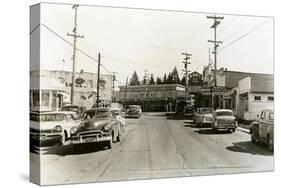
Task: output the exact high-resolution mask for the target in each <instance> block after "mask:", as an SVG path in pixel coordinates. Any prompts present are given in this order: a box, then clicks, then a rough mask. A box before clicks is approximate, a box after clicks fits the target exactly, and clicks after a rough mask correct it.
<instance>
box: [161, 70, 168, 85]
mask: <svg viewBox="0 0 281 188" xmlns="http://www.w3.org/2000/svg"><path fill="white" fill-rule="evenodd" d="M162 84H167V75H166V73H165V74H164V77H163V81H162Z"/></svg>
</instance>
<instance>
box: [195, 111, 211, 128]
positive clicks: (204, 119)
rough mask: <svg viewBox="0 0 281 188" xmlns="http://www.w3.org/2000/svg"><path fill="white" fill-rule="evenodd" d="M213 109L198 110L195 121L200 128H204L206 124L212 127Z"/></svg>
mask: <svg viewBox="0 0 281 188" xmlns="http://www.w3.org/2000/svg"><path fill="white" fill-rule="evenodd" d="M213 111H214V110H213V108H207V107H205V108H197V111H196V112H195V113H194V117H193V121H194V123H195V125H196V126H197V127H198V126H199V127H203V126H204V125H206V124H209V125H211V124H212V123H213Z"/></svg>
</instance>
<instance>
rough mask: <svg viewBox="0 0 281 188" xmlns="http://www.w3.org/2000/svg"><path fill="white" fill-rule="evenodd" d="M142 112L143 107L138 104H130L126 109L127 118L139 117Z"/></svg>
mask: <svg viewBox="0 0 281 188" xmlns="http://www.w3.org/2000/svg"><path fill="white" fill-rule="evenodd" d="M141 114H142V110H141V107H140V106H138V105H129V106H128V108H127V111H126V118H139V117H140V116H141Z"/></svg>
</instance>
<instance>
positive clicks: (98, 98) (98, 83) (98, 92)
mask: <svg viewBox="0 0 281 188" xmlns="http://www.w3.org/2000/svg"><path fill="white" fill-rule="evenodd" d="M99 100H100V53H99V54H98V78H97V101H96V104H97V108H98V107H99Z"/></svg>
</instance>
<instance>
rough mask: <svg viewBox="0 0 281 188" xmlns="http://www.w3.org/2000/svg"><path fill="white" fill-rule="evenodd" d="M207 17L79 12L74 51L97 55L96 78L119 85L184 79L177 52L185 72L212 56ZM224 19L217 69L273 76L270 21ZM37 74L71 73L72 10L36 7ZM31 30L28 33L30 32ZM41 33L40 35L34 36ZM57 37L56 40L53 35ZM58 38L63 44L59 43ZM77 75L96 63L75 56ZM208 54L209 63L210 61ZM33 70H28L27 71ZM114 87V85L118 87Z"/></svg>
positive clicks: (199, 68) (100, 9)
mask: <svg viewBox="0 0 281 188" xmlns="http://www.w3.org/2000/svg"><path fill="white" fill-rule="evenodd" d="M207 15H212V14H207V13H194V12H175V11H159V10H142V9H125V8H112V7H111V8H110V7H107V8H106V7H95V6H82V5H80V6H79V8H78V17H77V22H78V25H77V32H78V34H80V35H83V36H84V38H78V39H77V48H79V49H80V50H82V51H83V52H85V53H86V54H87V55H89V56H91V57H93V58H94V59H97V56H98V53H101V63H102V65H103V66H104V67H105V68H106V70H105V69H104V68H103V67H102V68H101V73H103V74H108V72H107V71H109V72H117V73H116V75H117V79H118V80H119V81H120V82H121V83H119V85H124V84H125V82H126V77H127V76H128V77H129V79H130V77H131V75H132V73H133V71H137V73H138V75H139V77H143V76H144V72H145V71H144V70H145V69H146V70H147V71H148V73H149V74H154V77H156V76H161V77H162V76H163V75H164V73H169V72H171V71H172V69H173V67H175V66H176V67H177V68H178V71H179V73H180V77H182V76H183V74H184V73H183V71H182V70H183V63H182V61H183V58H184V57H183V56H182V55H181V53H182V52H188V53H191V54H192V58H191V60H190V61H191V64H190V65H189V67H188V69H189V70H191V71H198V72H201V73H202V70H203V66H204V65H207V64H208V62H209V61H208V58H209V49H211V52H212V51H213V44H212V43H208V40H213V37H214V31H213V29H211V28H210V27H211V26H212V24H213V20H211V19H207V18H206V16H207ZM217 16H223V17H224V19H223V20H221V24H220V25H219V26H218V27H217V39H218V40H220V41H222V42H223V43H222V44H220V47H219V48H218V55H217V58H218V59H217V66H218V67H225V68H227V69H228V70H233V71H244V72H258V73H269V74H273V71H274V70H273V68H274V63H273V62H274V60H273V44H274V43H273V41H274V38H273V37H274V36H273V18H270V17H257V16H237V15H222V14H220V15H217ZM40 22H41V26H40V29H38V30H35V31H33V32H32V33H31V34H30V38H31V41H32V37H33V36H36V32H40V36H41V44H40V45H41V46H40V54H41V57H40V61H41V69H48V70H67V71H71V70H72V59H71V57H72V53H73V47H72V46H71V45H69V44H68V43H67V42H65V41H64V40H67V41H69V42H70V43H73V38H72V37H69V36H67V33H72V30H73V28H74V9H72V5H66V4H48V3H43V4H41V21H40ZM31 30H32V28H31ZM39 30H40V31H39ZM55 33H56V34H55ZM59 36H60V37H63V39H64V40H62V39H61V38H60V37H59ZM76 54H77V55H76V56H77V59H76V62H77V64H76V71H77V72H79V70H81V69H83V70H84V71H85V72H97V62H96V61H95V60H93V59H91V58H89V57H87V56H86V55H84V54H82V53H80V52H79V51H77V53H76ZM213 58H214V57H213V54H211V59H212V60H213ZM31 69H32V68H31ZM117 84H118V83H117Z"/></svg>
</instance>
